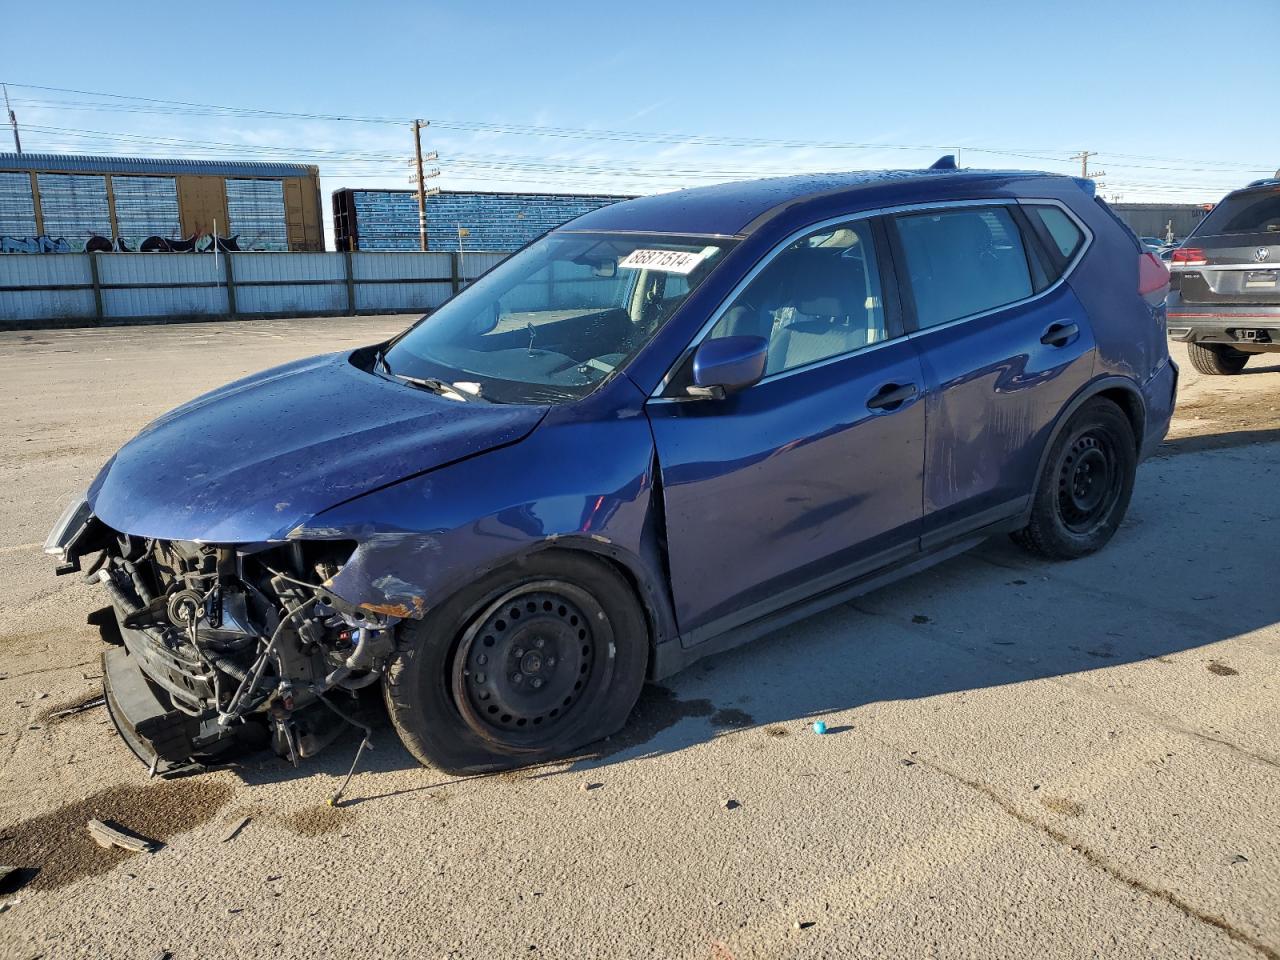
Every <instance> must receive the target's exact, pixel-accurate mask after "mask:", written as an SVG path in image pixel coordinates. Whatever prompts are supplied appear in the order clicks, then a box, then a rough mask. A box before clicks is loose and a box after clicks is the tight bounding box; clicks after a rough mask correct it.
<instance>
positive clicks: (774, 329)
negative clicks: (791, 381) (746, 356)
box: [709, 220, 888, 376]
mask: <svg viewBox="0 0 1280 960" xmlns="http://www.w3.org/2000/svg"><path fill="white" fill-rule="evenodd" d="M744 335H745V336H757V337H764V338H765V339H766V340H768V341H769V361H768V365H767V366H766V368H765V375H766V376H768V375H771V374H775V373H781V372H783V371H785V370H792V369H795V368H797V367H803V366H805V365H807V364H810V363H816V362H818V361H819V360H826V359H828V358H830V357H835V356H839V355H841V354H844V353H849V352H851V351H853V350H858V349H861V348H862V347H865V346H868V345H869V344H872V343H877V342H879V341H881V340H884V339H887V337H888V332H887V330H886V327H885V318H884V302H883V299H882V297H881V292H880V274H879V270H878V268H877V263H876V255H875V243H874V241H873V239H872V234H871V224H870V222H869V221H866V220H857V221H853V222H850V223H845V224H839V225H837V226H834V227H824V228H822V229H821V230H815V231H814V232H813V233H810V234H809V235H808V236H805V237H802V238H801V239H799V240H797V241H795V242H794V243H791V244H789V245H788V246H787V247H786V249H784V250H782V251H780V252H779V253H778V254H777V255H776V256H775V257H774V258H773V259H772V260H771V261H770V262H769V263H768V265H766V266H765V268H764V269H763V270H761V271H760V273H759V274H758V275H757V276H756V277H755V279H754V280H752V281H751V283H749V284H748V285H747V287H746V289H745V290H743V291H742V293H741V294H739V295H738V296H737V297H736V298H735V299H734V301H733V303H732V304H730V306H729V308H728V309H727V310H726V311H725V312H724V314H723V315H722V316H721V317H720V319H719V320H718V321H717V322H716V325H715V326H714V327H713V328H712V330H711V333H710V334H709V336H711V337H730V336H744Z"/></svg>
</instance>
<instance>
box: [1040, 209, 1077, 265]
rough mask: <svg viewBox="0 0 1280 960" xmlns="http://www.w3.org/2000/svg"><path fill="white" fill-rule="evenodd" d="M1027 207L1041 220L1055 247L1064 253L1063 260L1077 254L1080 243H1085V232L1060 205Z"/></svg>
mask: <svg viewBox="0 0 1280 960" xmlns="http://www.w3.org/2000/svg"><path fill="white" fill-rule="evenodd" d="M1026 209H1027V210H1028V211H1030V213H1031V215H1032V216H1033V217H1036V218H1037V219H1038V220H1039V221H1040V223H1041V225H1042V226H1043V227H1044V229H1045V231H1046V232H1047V233H1048V234H1049V239H1050V240H1051V241H1053V245H1054V247H1055V248H1056V249H1057V251H1058V253H1060V254H1062V259H1063V261H1069V260H1070V259H1071V258H1072V257H1074V256H1075V255H1076V251H1077V250H1079V249H1080V244H1082V243H1084V234H1083V233H1081V231H1080V228H1079V227H1077V226H1076V224H1075V221H1074V220H1072V219H1071V218H1070V217H1068V216H1067V215H1066V214H1065V213H1064V212H1063V211H1062V209H1061V208H1060V207H1049V206H1044V207H1040V206H1036V207H1027V208H1026Z"/></svg>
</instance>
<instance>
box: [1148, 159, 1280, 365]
mask: <svg viewBox="0 0 1280 960" xmlns="http://www.w3.org/2000/svg"><path fill="white" fill-rule="evenodd" d="M1276 174H1277V175H1276V177H1274V178H1272V179H1269V180H1256V181H1254V182H1253V183H1251V184H1249V186H1247V187H1245V188H1244V189H1242V190H1236V191H1235V192H1234V193H1230V194H1228V195H1227V196H1226V197H1225V198H1224V199H1223V201H1222V202H1221V203H1219V204H1218V205H1217V206H1216V207H1214V208H1213V211H1212V212H1211V213H1210V214H1209V215H1208V216H1207V217H1205V218H1204V220H1202V221H1201V222H1200V225H1199V226H1198V227H1196V228H1195V230H1193V231H1192V232H1191V235H1190V236H1188V237H1187V239H1186V240H1185V241H1183V243H1182V246H1180V247H1178V249H1176V250H1174V251H1173V256H1172V257H1171V258H1170V272H1171V273H1172V275H1173V276H1172V281H1171V285H1170V291H1169V336H1170V337H1172V338H1173V339H1174V340H1182V341H1184V342H1185V343H1186V344H1187V351H1188V352H1189V353H1190V355H1191V364H1192V366H1194V367H1195V368H1196V369H1197V370H1199V371H1200V372H1201V373H1208V374H1218V375H1220V374H1230V373H1239V372H1240V371H1241V370H1243V369H1244V365H1245V364H1246V363H1248V362H1249V357H1250V356H1252V355H1253V354H1256V353H1277V352H1280V170H1278V171H1276Z"/></svg>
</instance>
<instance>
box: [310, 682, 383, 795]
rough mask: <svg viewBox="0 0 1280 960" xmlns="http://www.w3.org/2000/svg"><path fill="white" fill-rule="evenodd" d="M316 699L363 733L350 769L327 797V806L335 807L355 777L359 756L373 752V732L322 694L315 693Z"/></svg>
mask: <svg viewBox="0 0 1280 960" xmlns="http://www.w3.org/2000/svg"><path fill="white" fill-rule="evenodd" d="M316 697H317V698H318V699H319V700H320V702H321V703H323V704H324V705H325V706H326V707H328V708H329V709H330V710H332V711H333V712H334V713H336V714H337V715H338V716H339V717H341V718H342V719H343V720H345V721H347V723H349V724H351V726H353V727H355V728H356V729H357V730H361V731H363V732H364V739H362V740H361V741H360V746H358V747H357V748H356V755H355V757H354V758H352V760H351V769H350V770H348V771H347V775H346V777H345V778H344V779H343V781H342V783H341V784H340V785H339V787H338V789H337V790H335V791H334V793H333V796H331V797H329V806H331V807H336V806H337V805H338V801H339V800H341V799H342V794H343V793H344V792H345V791H346V789H347V785H348V784H349V783H351V778H352V777H354V776H355V773H356V764H358V763H359V762H360V756H361V754H363V753H364V752H365V751H366V750H369V751H372V750H373V730H372V729H370V728H369V726H368V725H367V724H363V723H361V722H360V721H359V720H356V719H355V718H354V717H350V716H348V715H347V714H345V713H343V712H342V711H341V710H339V709H338V708H337V707H335V706H334V705H333V703H332V702H330V700H329V698H328V697H326V696H325V695H324V694H323V693H319V692H317V693H316Z"/></svg>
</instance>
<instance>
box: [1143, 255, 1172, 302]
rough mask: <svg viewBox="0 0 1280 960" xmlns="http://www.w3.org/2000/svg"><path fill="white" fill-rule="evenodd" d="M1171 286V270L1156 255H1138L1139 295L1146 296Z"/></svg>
mask: <svg viewBox="0 0 1280 960" xmlns="http://www.w3.org/2000/svg"><path fill="white" fill-rule="evenodd" d="M1175 253H1176V251H1175ZM1167 286H1169V268H1168V267H1166V266H1165V265H1164V263H1163V261H1161V259H1160V258H1159V257H1157V256H1156V255H1155V254H1154V253H1143V254H1139V255H1138V293H1139V294H1140V295H1142V296H1144V297H1145V296H1146V295H1147V294H1149V293H1157V292H1159V291H1162V290H1164V289H1165V287H1167Z"/></svg>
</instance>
